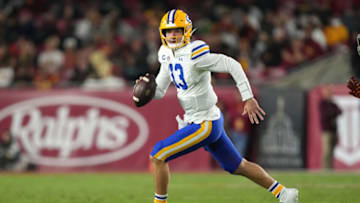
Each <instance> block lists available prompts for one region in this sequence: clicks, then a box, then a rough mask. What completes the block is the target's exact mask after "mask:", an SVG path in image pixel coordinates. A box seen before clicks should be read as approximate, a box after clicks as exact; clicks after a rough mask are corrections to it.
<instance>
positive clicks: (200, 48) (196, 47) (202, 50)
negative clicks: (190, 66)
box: [191, 40, 210, 60]
mask: <svg viewBox="0 0 360 203" xmlns="http://www.w3.org/2000/svg"><path fill="white" fill-rule="evenodd" d="M191 45H192V49H191V60H196V59H198V58H199V57H201V56H203V55H205V54H208V53H210V47H209V45H207V44H206V43H205V42H204V41H201V40H196V41H193V42H192V43H191Z"/></svg>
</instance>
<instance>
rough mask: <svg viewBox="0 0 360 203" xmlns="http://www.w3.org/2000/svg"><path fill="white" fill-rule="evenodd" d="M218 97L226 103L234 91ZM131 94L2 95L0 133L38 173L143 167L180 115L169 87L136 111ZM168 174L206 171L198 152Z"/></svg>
mask: <svg viewBox="0 0 360 203" xmlns="http://www.w3.org/2000/svg"><path fill="white" fill-rule="evenodd" d="M223 89H224V90H221V91H219V92H218V93H219V94H220V95H221V96H222V97H225V98H226V97H229V98H228V99H231V98H232V96H233V94H234V92H236V89H234V88H233V89H229V88H228V89H226V88H223ZM131 98H132V89H131V88H127V89H124V90H120V91H85V90H80V89H75V90H52V91H36V90H30V91H29V90H26V91H25V90H2V91H0V132H3V131H6V130H10V132H11V135H12V137H13V138H14V140H15V141H16V143H17V144H18V145H19V147H20V148H21V150H22V152H23V156H24V157H25V158H26V159H27V160H29V161H30V162H32V163H35V164H36V165H38V168H39V170H55V171H58V170H65V171H66V170H71V171H72V170H77V169H80V170H84V169H89V170H125V171H144V170H148V168H149V165H150V164H149V153H150V151H151V150H152V147H153V145H154V144H156V142H158V141H160V140H161V139H164V138H166V137H167V136H169V135H170V134H172V133H173V132H174V131H175V130H176V129H177V123H176V120H175V117H176V115H177V114H182V113H183V111H182V109H181V107H180V105H179V103H178V101H177V98H176V90H175V89H172V88H170V89H169V91H168V93H167V95H166V96H165V97H164V98H163V99H161V100H154V101H152V102H151V103H150V104H148V105H147V106H145V107H141V108H137V107H135V105H134V104H133V101H132V99H131ZM170 165H171V167H172V169H174V170H209V169H210V156H209V154H208V153H207V152H205V150H203V149H200V150H198V151H196V152H194V153H193V154H192V155H191V156H184V157H181V158H179V159H177V160H175V161H174V162H173V163H170Z"/></svg>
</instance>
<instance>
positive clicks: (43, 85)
mask: <svg viewBox="0 0 360 203" xmlns="http://www.w3.org/2000/svg"><path fill="white" fill-rule="evenodd" d="M59 43H60V39H59V37H58V36H57V35H53V36H50V37H49V38H47V39H46V41H45V48H44V50H43V51H42V52H41V53H40V54H39V58H38V64H39V69H38V71H37V73H36V76H35V80H34V83H35V86H36V87H37V88H40V89H49V88H53V87H55V86H56V85H57V84H58V83H59V82H60V76H59V75H60V71H61V70H62V68H63V66H64V53H63V51H61V50H60V49H59Z"/></svg>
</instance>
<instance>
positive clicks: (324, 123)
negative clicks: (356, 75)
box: [320, 87, 341, 169]
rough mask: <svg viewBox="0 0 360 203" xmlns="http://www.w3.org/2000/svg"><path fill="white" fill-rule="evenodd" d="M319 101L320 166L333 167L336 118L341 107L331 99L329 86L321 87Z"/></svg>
mask: <svg viewBox="0 0 360 203" xmlns="http://www.w3.org/2000/svg"><path fill="white" fill-rule="evenodd" d="M322 97H323V99H322V101H321V102H320V117H321V127H322V136H321V137H322V157H323V159H322V166H323V168H326V169H332V168H333V159H334V148H335V146H336V143H337V136H338V135H337V124H336V119H337V118H338V116H339V115H340V114H341V109H340V108H339V107H338V105H337V104H336V103H335V102H334V101H333V100H332V90H331V87H324V88H323V89H322Z"/></svg>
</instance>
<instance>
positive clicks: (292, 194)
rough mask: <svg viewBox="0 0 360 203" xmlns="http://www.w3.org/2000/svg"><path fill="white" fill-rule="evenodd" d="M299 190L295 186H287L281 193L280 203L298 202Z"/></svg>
mask: <svg viewBox="0 0 360 203" xmlns="http://www.w3.org/2000/svg"><path fill="white" fill-rule="evenodd" d="M298 199H299V191H298V190H297V189H295V188H285V189H284V190H282V191H281V194H280V203H297V202H298Z"/></svg>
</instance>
